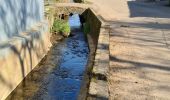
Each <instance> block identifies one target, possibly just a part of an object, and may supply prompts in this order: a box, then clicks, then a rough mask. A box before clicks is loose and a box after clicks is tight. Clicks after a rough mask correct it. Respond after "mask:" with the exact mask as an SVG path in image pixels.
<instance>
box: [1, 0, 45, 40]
mask: <svg viewBox="0 0 170 100" xmlns="http://www.w3.org/2000/svg"><path fill="white" fill-rule="evenodd" d="M43 16H44V1H43V0H0V33H1V34H0V42H2V41H6V40H8V39H9V38H12V37H13V36H16V35H18V34H19V33H20V32H22V31H25V30H26V29H29V28H30V27H32V26H33V25H34V24H35V23H37V22H39V21H42V20H43Z"/></svg>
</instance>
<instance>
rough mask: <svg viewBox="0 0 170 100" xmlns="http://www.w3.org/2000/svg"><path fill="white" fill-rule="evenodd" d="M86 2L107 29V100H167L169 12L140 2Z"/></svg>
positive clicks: (169, 92) (169, 88)
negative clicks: (108, 69) (89, 3)
mask: <svg viewBox="0 0 170 100" xmlns="http://www.w3.org/2000/svg"><path fill="white" fill-rule="evenodd" d="M89 1H91V2H92V3H93V6H94V7H95V8H97V9H96V11H97V14H98V15H100V17H101V18H102V19H103V20H104V21H105V22H106V23H107V24H109V25H110V26H111V31H110V73H109V74H110V75H109V91H110V99H111V100H115V99H116V100H117V99H118V100H122V99H123V100H124V99H125V100H143V99H149V100H152V99H153V100H155V99H156V100H168V99H170V8H169V7H165V6H163V5H160V4H159V3H151V2H150V3H149V2H141V1H127V0H107V1H106V0H89Z"/></svg>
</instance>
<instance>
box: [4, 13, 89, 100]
mask: <svg viewBox="0 0 170 100" xmlns="http://www.w3.org/2000/svg"><path fill="white" fill-rule="evenodd" d="M69 22H70V26H71V28H72V30H74V31H73V33H72V34H73V36H72V37H69V38H66V39H64V40H63V41H61V42H60V43H58V44H56V45H54V46H53V47H52V48H51V50H50V51H49V53H48V55H47V56H46V57H45V59H44V60H43V61H42V62H41V63H40V64H39V65H38V66H37V67H36V68H35V69H34V70H33V71H32V72H31V73H30V74H29V75H27V77H26V78H25V79H24V80H23V81H22V82H21V83H20V85H19V86H18V87H17V88H16V89H15V90H14V91H13V92H12V93H11V94H10V95H9V96H8V97H7V100H76V99H77V96H78V93H79V90H80V85H81V81H82V78H83V72H84V70H85V66H86V63H87V58H88V52H89V51H88V45H87V43H86V41H85V37H84V34H83V32H82V31H81V30H80V21H79V17H78V15H77V14H75V15H73V16H72V17H70V18H69ZM75 29H76V31H75Z"/></svg>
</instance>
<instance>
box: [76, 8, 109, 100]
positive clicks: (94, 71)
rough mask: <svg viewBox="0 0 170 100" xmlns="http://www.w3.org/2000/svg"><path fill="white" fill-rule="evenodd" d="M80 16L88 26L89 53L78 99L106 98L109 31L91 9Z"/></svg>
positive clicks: (106, 99) (93, 99) (107, 94)
mask: <svg viewBox="0 0 170 100" xmlns="http://www.w3.org/2000/svg"><path fill="white" fill-rule="evenodd" d="M82 16H83V17H84V19H85V22H86V24H88V25H89V28H90V29H89V32H88V33H87V40H88V44H89V49H90V55H89V59H88V63H87V67H86V73H85V74H84V79H83V83H82V87H81V90H80V95H79V98H78V99H79V100H108V97H109V91H108V85H107V77H106V76H107V74H108V70H109V31H108V29H107V28H106V27H105V26H104V23H102V21H101V19H100V18H99V17H98V16H97V15H96V14H95V12H94V11H93V10H92V9H87V10H86V11H85V12H84V13H83V14H82Z"/></svg>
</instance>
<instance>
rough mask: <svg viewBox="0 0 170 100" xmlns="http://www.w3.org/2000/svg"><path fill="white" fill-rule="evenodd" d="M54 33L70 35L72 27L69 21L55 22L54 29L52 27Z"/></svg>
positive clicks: (57, 20)
mask: <svg viewBox="0 0 170 100" xmlns="http://www.w3.org/2000/svg"><path fill="white" fill-rule="evenodd" d="M52 32H53V33H70V32H71V29H70V25H69V23H68V21H66V20H59V19H56V20H54V23H53V27H52Z"/></svg>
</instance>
